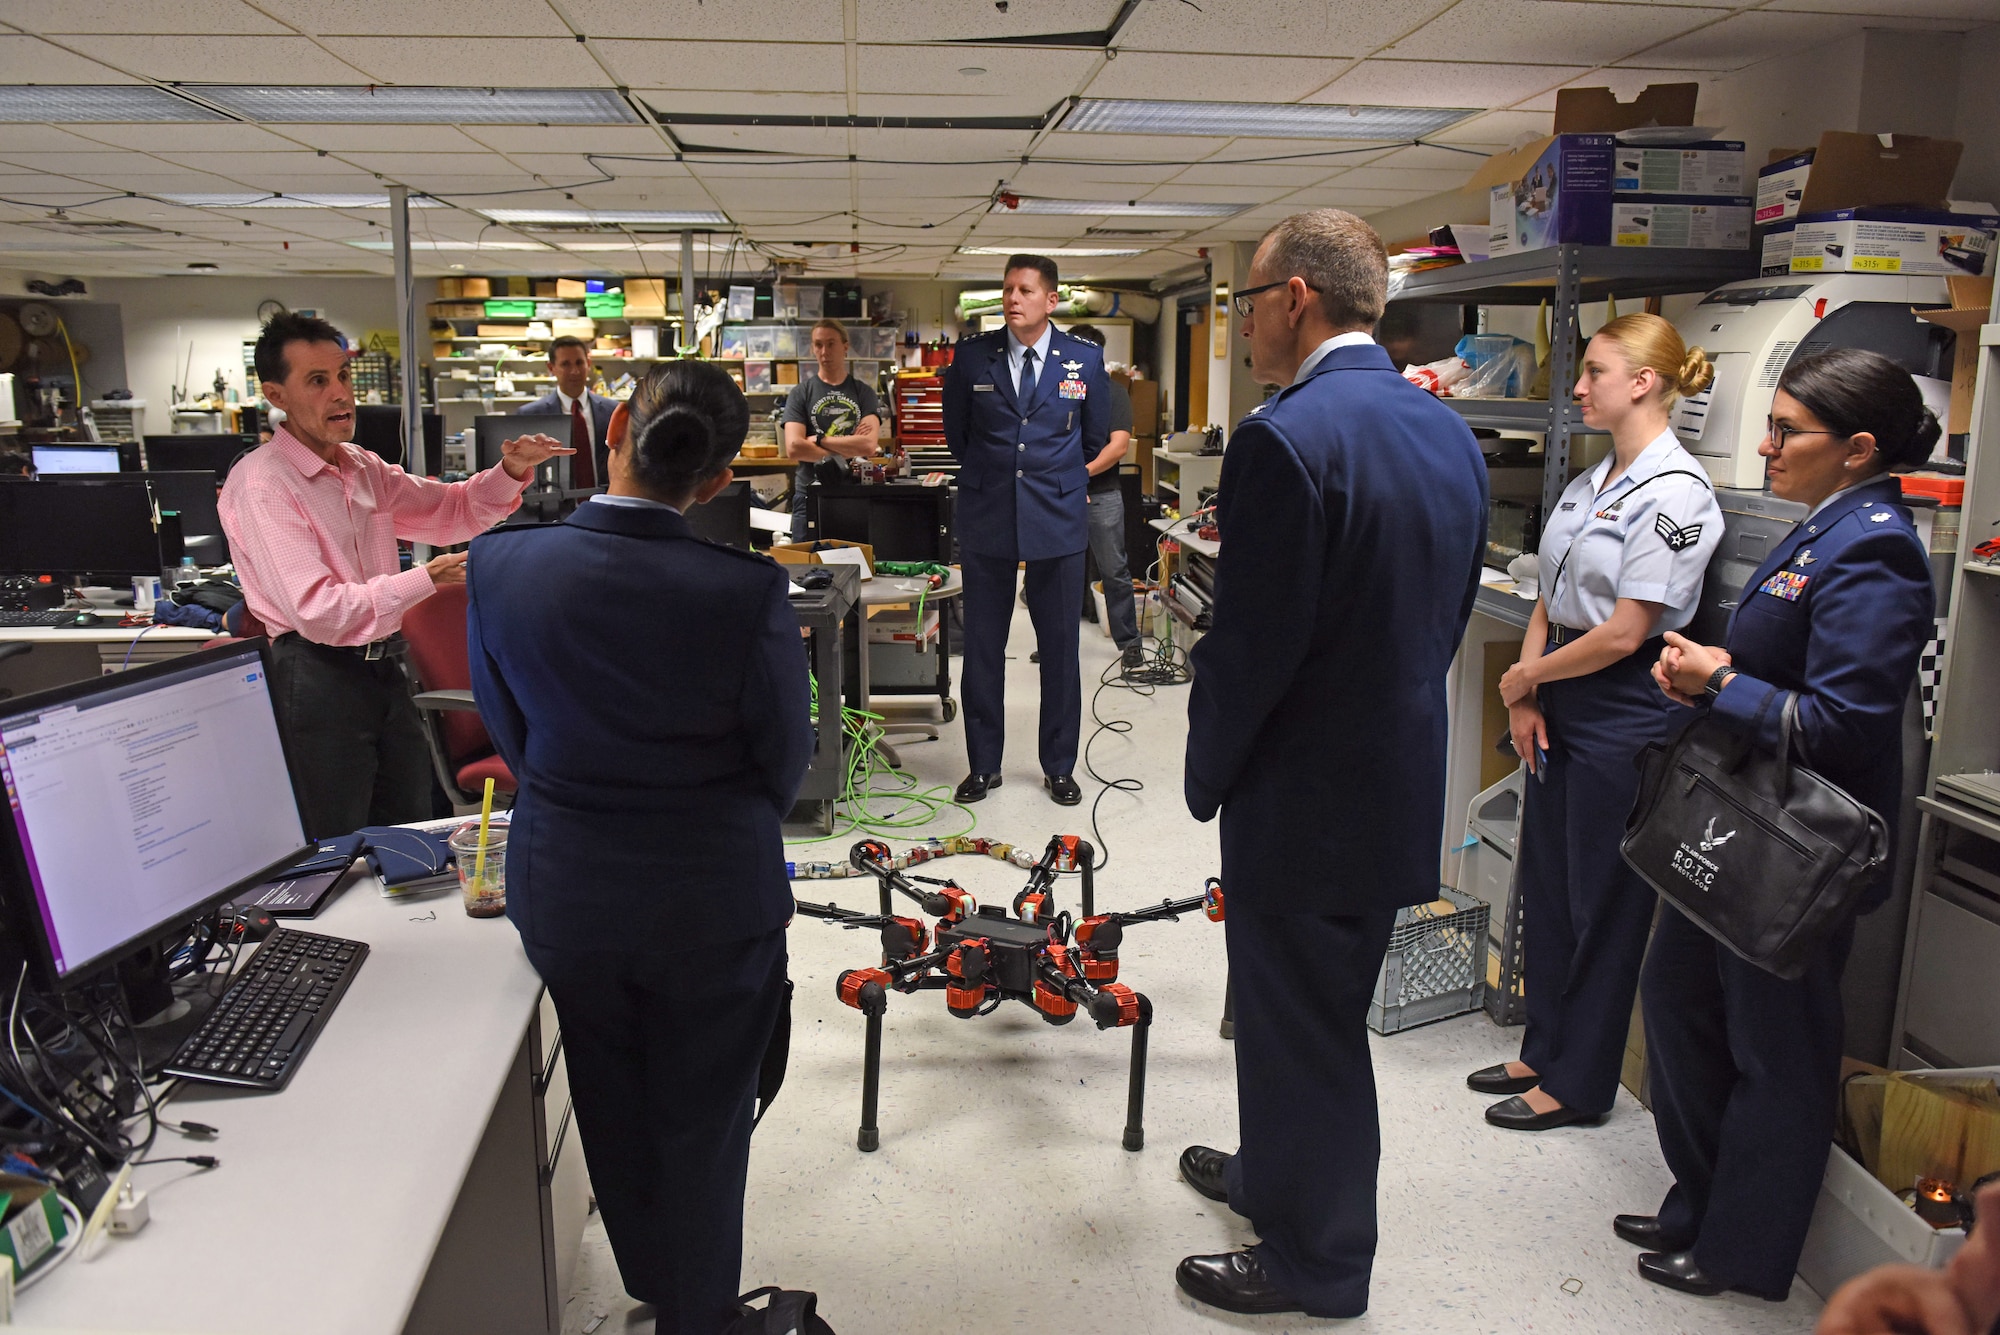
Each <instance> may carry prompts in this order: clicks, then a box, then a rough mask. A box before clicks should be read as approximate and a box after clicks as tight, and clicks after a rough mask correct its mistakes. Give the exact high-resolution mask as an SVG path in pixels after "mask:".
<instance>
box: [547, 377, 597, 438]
mask: <svg viewBox="0 0 2000 1335" xmlns="http://www.w3.org/2000/svg"><path fill="white" fill-rule="evenodd" d="M556 402H557V403H559V404H561V405H562V415H563V416H564V417H568V416H569V415H570V412H571V410H572V409H573V408H575V407H576V406H577V405H579V404H580V405H582V407H583V439H582V440H573V441H571V442H570V447H571V448H572V449H578V450H581V449H583V448H585V447H586V446H591V445H595V444H597V419H596V417H594V416H593V415H592V414H591V411H590V391H589V390H585V391H584V392H583V397H582V398H580V399H573V398H571V397H570V396H569V395H567V394H565V393H563V392H562V391H561V390H557V391H556Z"/></svg>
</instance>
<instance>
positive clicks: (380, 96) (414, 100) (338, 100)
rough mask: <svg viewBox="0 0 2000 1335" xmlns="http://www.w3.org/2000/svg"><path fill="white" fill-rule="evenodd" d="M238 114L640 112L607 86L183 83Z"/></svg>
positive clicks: (576, 115)
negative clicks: (530, 86) (423, 86)
mask: <svg viewBox="0 0 2000 1335" xmlns="http://www.w3.org/2000/svg"><path fill="white" fill-rule="evenodd" d="M188 91H190V92H192V93H196V94H198V95H200V96H201V97H203V98H206V99H207V100H208V101H210V102H213V103H215V105H217V106H219V107H226V108H228V109H229V110H230V111H233V112H235V113H236V114H238V115H239V116H244V117H247V118H248V119H250V120H255V121H268V122H270V123H272V124H285V123H293V124H305V125H314V124H332V123H335V122H339V121H359V122H362V123H364V124H372V125H637V124H639V123H640V121H639V117H638V116H637V115H636V114H635V113H634V112H633V110H632V108H631V106H630V105H629V104H627V102H626V101H625V99H624V98H622V97H620V96H619V95H618V94H617V93H615V92H613V91H612V90H610V89H609V88H394V87H383V86H379V85H378V86H376V87H372V88H370V87H358V88H346V87H318V88H281V87H266V86H263V85H254V86H253V85H248V84H200V85H190V86H189V90H188Z"/></svg>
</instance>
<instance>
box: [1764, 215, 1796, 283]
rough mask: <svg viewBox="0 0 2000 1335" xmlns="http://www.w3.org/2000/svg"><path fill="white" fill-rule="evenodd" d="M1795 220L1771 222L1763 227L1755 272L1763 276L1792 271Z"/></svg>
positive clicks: (1767, 276)
mask: <svg viewBox="0 0 2000 1335" xmlns="http://www.w3.org/2000/svg"><path fill="white" fill-rule="evenodd" d="M1797 229H1798V224H1797V223H1796V222H1781V223H1773V224H1771V225H1770V226H1769V227H1767V228H1765V229H1764V236H1763V240H1762V241H1761V243H1760V246H1761V251H1760V258H1759V260H1758V268H1757V272H1758V273H1759V274H1761V275H1762V276H1763V277H1765V278H1769V277H1771V276H1773V275H1774V274H1781V273H1790V272H1791V271H1792V233H1793V232H1794V231H1796V230H1797Z"/></svg>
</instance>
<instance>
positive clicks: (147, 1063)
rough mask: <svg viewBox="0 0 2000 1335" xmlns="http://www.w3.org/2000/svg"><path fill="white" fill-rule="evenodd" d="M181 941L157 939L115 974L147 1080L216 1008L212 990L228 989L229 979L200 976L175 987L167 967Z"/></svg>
mask: <svg viewBox="0 0 2000 1335" xmlns="http://www.w3.org/2000/svg"><path fill="white" fill-rule="evenodd" d="M178 941H179V937H176V938H175V939H174V940H172V941H156V942H154V943H152V944H151V945H149V946H147V947H146V948H145V949H143V950H138V951H134V952H133V953H132V954H130V955H127V956H126V957H125V958H124V959H122V960H120V961H119V962H118V964H117V966H116V968H115V970H114V977H115V978H116V980H117V983H118V990H119V992H120V993H121V994H122V997H123V1001H124V1007H125V1014H126V1015H128V1016H130V1017H131V1020H132V1037H133V1041H134V1042H135V1043H136V1044H137V1045H138V1049H139V1051H138V1057H139V1069H140V1072H141V1073H142V1074H144V1075H145V1076H147V1077H148V1078H150V1077H152V1076H153V1075H154V1074H155V1073H157V1072H158V1071H159V1070H160V1069H161V1068H163V1067H164V1066H166V1064H167V1063H168V1062H169V1061H170V1060H172V1058H173V1055H174V1053H176V1052H178V1051H179V1050H180V1046H181V1044H182V1043H183V1042H184V1041H186V1039H187V1036H188V1035H189V1034H191V1033H193V1032H194V1031H195V1028H196V1027H197V1026H198V1025H200V1024H201V1022H202V1020H203V1019H204V1018H205V1017H206V1016H207V1015H208V1012H209V1010H210V1008H212V1007H213V1006H214V1005H215V999H216V996H217V992H214V991H211V990H210V988H211V986H215V985H217V984H219V985H220V986H221V987H226V986H228V980H227V979H213V980H212V979H211V976H210V975H206V974H202V973H199V972H197V973H195V974H193V975H191V976H190V977H189V978H188V979H186V980H184V981H183V982H182V983H181V984H179V985H178V986H176V984H175V983H174V981H173V979H172V978H171V977H170V976H169V974H168V964H169V963H170V961H171V952H172V950H173V948H174V946H175V945H176V944H177V942H178Z"/></svg>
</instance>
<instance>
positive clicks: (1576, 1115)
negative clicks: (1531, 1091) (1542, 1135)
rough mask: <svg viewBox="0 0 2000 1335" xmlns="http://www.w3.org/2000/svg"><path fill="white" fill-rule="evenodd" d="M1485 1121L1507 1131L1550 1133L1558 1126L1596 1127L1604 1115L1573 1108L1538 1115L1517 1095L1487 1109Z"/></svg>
mask: <svg viewBox="0 0 2000 1335" xmlns="http://www.w3.org/2000/svg"><path fill="white" fill-rule="evenodd" d="M1486 1120H1487V1121H1489V1122H1491V1123H1493V1125H1495V1126H1497V1127H1501V1128H1503V1129H1504V1130H1508V1131H1552V1130H1554V1129H1555V1128H1556V1127H1559V1126H1596V1125H1597V1124H1598V1123H1599V1122H1601V1121H1603V1120H1604V1114H1602V1113H1580V1112H1578V1111H1576V1109H1574V1108H1558V1109H1556V1110H1555V1111H1554V1112H1545V1113H1538V1112H1536V1111H1535V1110H1534V1109H1533V1108H1532V1107H1530V1106H1529V1105H1528V1101H1527V1100H1526V1099H1524V1098H1522V1097H1521V1096H1520V1095H1518V1094H1517V1095H1515V1096H1514V1097H1513V1098H1511V1099H1503V1100H1502V1101H1500V1102H1499V1103H1496V1104H1494V1105H1493V1106H1492V1107H1490V1108H1488V1109H1487V1110H1486Z"/></svg>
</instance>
